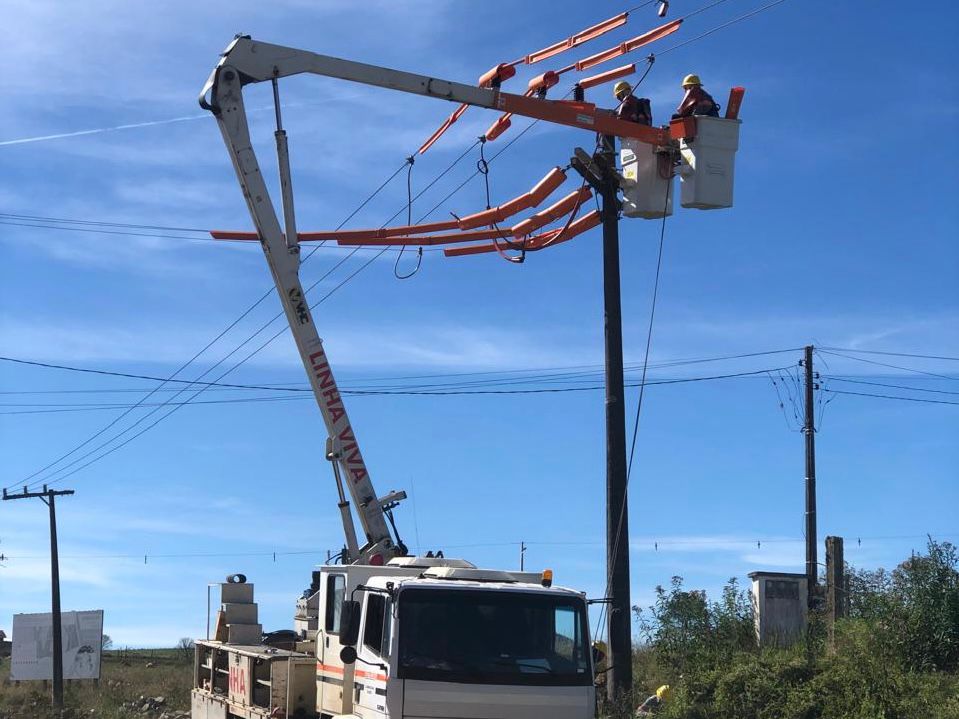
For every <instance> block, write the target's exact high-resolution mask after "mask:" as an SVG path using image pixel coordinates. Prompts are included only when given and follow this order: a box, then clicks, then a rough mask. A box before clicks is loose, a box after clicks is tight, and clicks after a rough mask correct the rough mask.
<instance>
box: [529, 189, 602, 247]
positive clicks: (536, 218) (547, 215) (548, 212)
mask: <svg viewBox="0 0 959 719" xmlns="http://www.w3.org/2000/svg"><path fill="white" fill-rule="evenodd" d="M592 196H593V193H592V191H591V190H590V189H589V188H588V187H580V188H579V189H578V190H575V191H574V192H571V193H569V194H568V195H566V197H564V198H563V199H561V200H560V201H559V202H556V203H554V204H552V205H550V206H549V207H547V208H546V209H545V210H543V211H542V212H537V213H536V214H535V215H533V216H532V217H528V218H526V219H525V220H523V221H522V222H520V223H518V224H516V225H513V227H511V228H510V232H511V233H512V235H513V237H515V238H516V239H521V238H522V237H524V236H525V235H528V234H529V233H531V232H533V231H534V230H538V229H539V228H540V227H543V226H544V225H548V224H549V223H550V222H553V221H554V220H558V219H559V218H560V217H563V216H564V215H567V214H569V213H570V212H572V211H573V209H574V208H576V207H579V206H580V205H581V204H582V203H584V202H585V201H586V200H588V199H589V198H590V197H592Z"/></svg>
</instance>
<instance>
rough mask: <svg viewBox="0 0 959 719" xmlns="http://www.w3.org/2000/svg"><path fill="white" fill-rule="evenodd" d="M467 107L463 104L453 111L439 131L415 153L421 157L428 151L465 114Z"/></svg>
mask: <svg viewBox="0 0 959 719" xmlns="http://www.w3.org/2000/svg"><path fill="white" fill-rule="evenodd" d="M467 107H469V105H465V104H464V105H460V106H459V107H458V108H456V109H455V110H454V111H453V114H452V115H450V116H449V117H448V118H446V120H445V121H444V122H443V124H442V125H440V126H439V129H437V131H436V132H434V133H433V134H432V135H430V136H429V138H428V139H427V140H426V142H424V143H423V144H422V145H420V149H419V150H417V152H419V154H421V155H422V154H423V153H424V152H426V151H427V150H429V149H430V148H431V147H432V146H433V144H434V143H435V142H436V141H437V140H439V139H440V138H441V137H442V136H443V133H444V132H446V131H447V130H449V129H450V125H452V124H453V123H454V122H456V121H457V120H459V119H460V116H461V115H462V114H463V113H464V112H466V108H467Z"/></svg>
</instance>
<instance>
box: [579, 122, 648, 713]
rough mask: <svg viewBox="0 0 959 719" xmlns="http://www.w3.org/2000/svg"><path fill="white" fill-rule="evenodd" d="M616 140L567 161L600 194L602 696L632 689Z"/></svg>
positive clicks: (612, 696) (617, 695)
mask: <svg viewBox="0 0 959 719" xmlns="http://www.w3.org/2000/svg"><path fill="white" fill-rule="evenodd" d="M615 152H616V138H614V137H613V136H611V135H603V136H602V144H601V146H600V149H598V150H597V151H596V152H595V153H594V154H593V155H592V157H591V156H590V155H588V154H587V153H586V152H585V151H584V150H582V149H581V148H576V151H575V157H573V158H572V160H571V163H572V166H573V169H575V170H576V171H577V172H578V173H579V174H580V175H582V176H583V178H584V179H585V180H586V181H587V182H588V183H589V184H590V185H591V186H592V187H593V189H594V190H595V191H596V193H597V194H598V195H599V196H600V197H602V198H603V209H602V218H603V310H604V325H605V339H606V572H607V577H608V581H609V587H608V594H609V597H608V599H609V603H608V605H607V606H608V607H609V610H608V611H609V656H610V662H609V671H608V672H607V674H606V677H607V681H606V687H607V692H608V697H609V699H610V700H611V701H615V700H617V699H619V698H620V697H622V696H623V695H625V694H627V693H628V692H630V691H631V690H632V687H633V633H632V622H631V605H630V600H629V511H628V502H627V497H626V484H627V477H626V409H625V404H624V394H625V388H624V386H623V321H622V304H621V299H620V271H619V209H620V203H619V198H618V192H619V175H618V174H617V172H616V160H615Z"/></svg>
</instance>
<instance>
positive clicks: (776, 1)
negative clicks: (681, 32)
mask: <svg viewBox="0 0 959 719" xmlns="http://www.w3.org/2000/svg"><path fill="white" fill-rule="evenodd" d="M784 2H786V0H774V1H773V2H771V3H767V4H766V5H763V6H762V7H759V8H756V9H755V10H752V11H750V12H748V13H746V14H745V15H740V16H739V17H736V18H733V19H732V20H729V21H727V22H724V23H723V24H722V25H717V26H716V27H714V28H710V29H709V30H707V31H706V32H704V33H701V34H699V35H697V36H695V37H691V38H689V39H688V40H683V41H682V42H680V43H677V44H676V45H672V46H671V47H668V48H666V49H665V50H663V51H661V52H659V53H657V57H659V56H662V55H665V54H666V53H668V52H672V51H673V50H678V49H679V48H681V47H685V46H686V45H689V44H690V43H694V42H697V41H699V40H702V39H703V38H705V37H708V36H709V35H712V34H713V33H715V32H719V31H720V30H722V29H724V28H727V27H729V26H730V25H735V24H736V23H737V22H741V21H743V20H747V19H749V18H751V17H753V16H755V15H758V14H759V13H761V12H765V11H766V10H769V9H771V8H773V7H775V6H776V5H780V4H782V3H784Z"/></svg>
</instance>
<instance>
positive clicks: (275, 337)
mask: <svg viewBox="0 0 959 719" xmlns="http://www.w3.org/2000/svg"><path fill="white" fill-rule="evenodd" d="M478 142H479V141H477V143H474V145H472V146H471V147H470V148H468V149H467V150H466V151H464V152H463V153H462V154H461V155H460V156H459V157H457V158H456V159H455V160H454V161H453V162H452V163H450V165H449V166H448V167H447V168H446V169H445V170H443V172H441V173H440V174H439V176H437V177H436V178H434V179H433V181H432V182H430V183H429V184H428V185H427V186H426V187H425V188H424V189H423V190H422V191H421V192H420V193H419V194H418V195H417V197H419V196H420V195H422V194H423V193H424V192H426V191H427V190H428V189H429V188H430V187H432V186H433V185H434V184H435V183H436V182H437V181H438V180H439V179H440V178H441V177H443V176H444V175H445V174H447V173H448V172H449V171H450V170H451V169H452V168H453V167H454V166H455V165H456V164H457V163H458V162H460V161H461V160H462V159H463V158H464V157H466V155H467V154H468V153H469V152H470V151H471V150H472V149H473V147H475V146H476V144H478ZM503 149H504V150H505V149H506V148H505V147H504V148H503ZM501 152H502V151H501ZM406 165H407V162H406V161H404V163H403V165H401V166H400V167H399V168H398V169H397V170H396V171H395V172H394V173H393V174H392V175H391V176H390V178H388V179H387V181H386V182H384V183H383V184H382V185H380V187H379V188H377V190H376V191H375V192H374V195H375V194H376V193H378V192H379V191H380V190H382V189H383V188H384V187H385V186H386V184H388V182H389V181H390V180H392V179H393V178H395V177H396V175H398V174H399V173H400V172H401V171H402V170H403V169H404V168H405V167H406ZM370 199H371V198H367V199H366V200H364V203H363V204H365V203H366V202H369V200H370ZM413 199H415V198H413ZM361 206H362V205H361ZM403 209H405V208H402V209H400V210H399V211H397V212H396V213H395V214H394V215H393V217H391V218H390V219H389V220H387V222H386V223H384V226H385V225H386V224H388V223H389V222H390V221H392V220H393V219H394V218H395V217H397V216H398V215H399V214H400V213H401V212H403ZM356 212H357V210H354V212H353V213H351V214H350V217H352V216H353V215H355V214H356ZM424 217H425V216H424ZM347 220H349V217H348V218H347ZM347 220H344V222H343V223H341V225H340V226H341V227H342V225H343V224H345V223H346V221H347ZM420 221H422V220H420ZM322 244H323V243H320V245H318V246H317V247H314V248H313V250H312V251H311V252H310V254H309V255H307V256H306V257H305V258H304V259H303V262H306V260H307V259H309V257H311V256H312V255H313V253H315V252H316V251H317V249H319V246H321V245H322ZM359 249H360V246H358V247H356V248H354V250H353V251H352V252H350V253H349V254H347V255H346V256H345V257H344V258H342V259H341V260H340V261H339V262H338V263H337V264H336V265H334V266H333V268H332V269H330V270H329V271H327V273H326V274H324V275H323V276H322V277H321V278H320V279H319V280H317V281H315V282H314V283H313V284H312V285H310V287H308V288H307V289H306V290H305V294H306V293H309V292H310V291H311V290H312V289H313V288H315V287H316V286H317V285H318V284H319V283H320V282H322V280H323V279H325V278H326V277H328V276H329V275H330V274H331V273H332V272H334V271H335V270H336V269H338V268H339V267H340V266H341V265H342V264H343V263H345V262H346V261H347V260H348V259H350V258H351V257H352V256H353V255H354V254H355V253H356V251H358V250H359ZM387 249H388V247H384V248H383V249H382V250H380V251H379V252H377V253H376V254H374V255H373V256H372V257H371V258H370V259H369V260H368V261H367V262H366V263H364V264H363V265H362V266H360V268H359V269H357V270H356V271H354V272H353V273H352V274H350V275H349V276H348V277H347V278H346V279H345V280H344V281H342V282H340V283H339V284H338V285H336V286H335V287H334V288H333V289H332V290H330V291H329V292H328V293H327V294H326V295H324V296H323V297H322V298H320V299H319V300H318V301H317V302H315V303H313V304H312V305H311V306H310V307H311V309H312V308H314V307H316V306H317V305H318V304H320V303H321V302H323V301H325V300H326V299H328V298H329V297H330V296H331V295H332V294H333V293H334V292H336V291H337V290H338V289H340V288H341V287H343V286H344V285H345V284H346V283H347V282H349V281H350V280H352V279H353V278H354V277H355V276H356V275H358V274H359V273H360V272H361V271H362V270H364V269H366V268H367V267H369V265H370V264H372V263H373V261H375V260H376V259H377V258H378V257H380V256H382V255H383V253H384V252H385V251H386V250H387ZM301 266H302V263H301ZM272 291H273V290H272V288H271V289H270V290H268V291H267V293H266V295H267V296H268V295H269V294H272ZM282 315H283V313H278V314H277V315H275V316H274V317H273V318H272V319H271V320H270V321H269V322H267V323H266V324H265V325H263V326H261V327H260V328H259V329H258V330H257V331H256V332H255V333H254V334H253V335H251V336H250V337H248V338H247V339H246V340H244V341H243V342H242V343H241V344H240V345H238V346H237V347H235V348H234V349H233V350H232V351H230V352H229V353H228V354H227V355H226V356H224V357H223V358H221V359H220V360H219V361H218V362H217V363H216V364H214V365H213V366H212V367H210V368H209V369H207V370H206V371H205V372H204V373H203V374H201V375H200V377H199V378H197V379H200V378H202V377H204V376H206V375H207V374H208V373H209V372H211V371H212V370H213V369H215V368H216V367H217V366H219V365H220V364H222V363H223V362H224V361H225V360H226V359H228V358H229V357H230V356H232V355H233V354H235V353H236V351H237V350H239V349H240V348H241V347H243V346H244V345H245V344H247V343H248V342H249V341H250V340H252V339H253V338H254V337H256V335H258V334H259V333H260V332H262V331H263V330H264V329H266V328H267V327H269V326H270V325H271V324H272V323H273V322H274V321H276V319H278V318H279V317H281V316H282ZM286 331H288V328H287V327H283V328H282V329H281V330H280V331H279V332H277V333H276V334H274V335H273V336H272V337H270V338H269V339H268V340H267V341H266V342H265V343H263V344H262V345H260V346H259V347H258V348H257V349H255V350H254V351H253V352H251V353H250V354H248V355H247V356H246V357H245V358H244V359H242V360H240V361H239V362H238V363H236V364H234V365H233V366H232V367H230V368H229V369H227V370H226V371H225V372H224V373H222V374H221V375H220V376H219V377H218V378H217V380H216V381H217V382H218V381H219V380H220V379H222V378H223V377H225V376H226V375H227V374H229V373H231V372H233V371H234V370H236V369H237V368H238V367H240V366H242V365H243V364H244V363H246V362H247V361H248V360H250V359H251V358H252V357H253V356H255V355H256V354H257V353H259V352H260V351H262V350H263V349H265V348H266V347H267V346H268V345H269V344H270V343H272V342H273V341H274V340H275V339H277V338H278V337H279V336H280V335H282V334H283V333H284V332H286ZM207 388H208V386H206V385H205V386H202V387H201V388H200V389H199V390H197V391H196V392H195V393H194V394H193V395H191V396H190V397H189V398H188V399H187V401H186V402H184V403H181V404H178V405H176V406H173V407H172V409H171V410H170V411H169V412H167V413H166V414H164V415H162V416H161V417H160V418H159V419H157V420H156V421H154V422H152V423H151V424H149V425H147V426H146V427H145V428H144V429H142V430H140V431H139V432H137V433H136V434H134V435H132V436H130V437H128V438H127V439H125V440H124V441H123V442H121V443H120V444H118V445H116V446H114V447H112V448H110V449H108V450H106V451H105V452H103V453H102V454H100V455H98V456H97V457H94V458H93V459H92V460H90V461H89V462H87V463H85V464H82V465H80V466H79V467H76V468H74V469H72V470H70V471H69V472H66V473H65V474H61V473H63V472H64V471H65V470H67V469H69V468H70V467H73V466H74V465H76V464H78V463H79V462H81V461H82V460H83V459H85V458H87V457H89V456H90V455H91V454H94V453H96V452H97V451H99V450H102V449H105V448H106V447H107V445H109V444H110V443H111V442H113V441H115V440H117V439H119V438H120V437H122V436H123V435H124V434H126V433H128V432H130V431H131V430H133V429H134V428H135V427H136V426H138V425H139V424H141V423H142V422H143V421H144V420H146V419H147V418H149V417H150V416H152V415H153V414H154V413H156V412H157V411H159V410H160V409H162V405H161V406H160V407H156V408H154V409H152V410H151V411H150V412H149V413H147V414H146V415H145V416H143V417H141V418H140V419H138V420H137V421H136V422H134V424H133V425H131V426H129V427H127V428H126V429H124V430H123V431H122V432H120V433H118V434H116V435H114V436H113V437H112V438H110V439H109V440H107V441H106V442H104V443H102V444H100V445H99V447H97V448H95V449H94V450H92V451H91V452H88V453H86V454H85V455H83V456H81V457H80V458H78V459H75V460H73V461H72V462H70V463H68V464H67V465H64V466H63V467H60V468H59V469H57V470H54V471H53V472H52V473H51V474H50V475H48V477H46V478H45V479H46V480H49V482H50V483H51V484H54V483H56V482H60V481H62V480H63V479H65V478H66V477H69V476H71V475H73V474H76V473H77V472H78V471H80V470H82V469H85V468H86V467H89V466H90V465H91V464H93V463H94V462H97V461H99V460H101V459H103V458H105V457H107V456H109V455H110V454H112V453H113V452H115V451H117V450H119V449H120V448H122V447H124V446H126V445H127V444H129V443H130V442H131V441H133V440H134V439H136V438H137V437H140V436H141V435H142V434H144V433H145V432H147V431H149V430H150V429H152V428H153V427H155V426H156V425H157V424H159V423H160V422H161V421H163V420H164V419H166V418H167V417H169V416H170V415H171V414H173V413H174V412H176V411H177V410H178V409H180V408H181V407H182V406H184V405H185V404H189V403H190V402H191V401H192V400H194V399H195V398H196V397H198V396H199V395H200V394H202V393H203V392H204V391H205V390H206V389H207ZM186 389H187V388H186V387H184V388H183V390H181V392H183V391H186ZM181 392H178V393H177V394H175V395H174V396H173V397H171V398H170V399H169V400H168V401H167V404H168V405H169V404H170V402H172V400H173V399H175V398H176V397H177V396H179V394H180V393H181ZM128 411H132V410H128ZM88 441H89V440H88ZM85 444H86V443H85ZM73 451H76V448H75V449H74V450H73ZM73 451H71V452H70V453H68V454H67V455H66V456H69V454H72V453H73ZM64 458H65V457H61V459H64ZM58 462H59V460H57V461H56V462H54V463H52V464H51V465H49V466H53V465H55V464H57V463H58ZM40 471H43V470H40ZM57 474H61V476H60V477H57V478H56V479H51V478H52V477H55V476H56V475H57ZM33 476H36V474H35V475H33ZM41 481H44V479H41V480H35V481H34V484H37V483H39V482H41ZM11 486H12V485H11Z"/></svg>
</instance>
